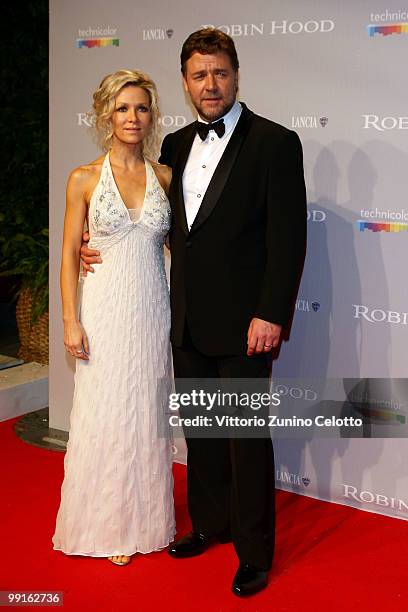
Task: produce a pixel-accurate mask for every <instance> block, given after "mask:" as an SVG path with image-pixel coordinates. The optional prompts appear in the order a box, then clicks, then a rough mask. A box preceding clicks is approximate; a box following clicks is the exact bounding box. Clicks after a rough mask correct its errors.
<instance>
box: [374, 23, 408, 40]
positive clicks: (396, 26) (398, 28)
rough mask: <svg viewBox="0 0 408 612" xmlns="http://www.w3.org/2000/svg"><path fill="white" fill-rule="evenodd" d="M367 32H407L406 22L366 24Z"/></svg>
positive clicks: (383, 34)
mask: <svg viewBox="0 0 408 612" xmlns="http://www.w3.org/2000/svg"><path fill="white" fill-rule="evenodd" d="M367 32H368V35H369V36H371V37H372V36H375V35H376V34H380V35H381V36H390V35H391V34H408V23H390V24H388V25H368V26H367Z"/></svg>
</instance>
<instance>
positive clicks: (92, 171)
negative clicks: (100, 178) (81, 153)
mask: <svg viewBox="0 0 408 612" xmlns="http://www.w3.org/2000/svg"><path fill="white" fill-rule="evenodd" d="M104 159H105V156H104V155H101V156H100V157H98V158H97V159H95V160H94V161H91V162H90V163H89V164H83V165H82V166H78V167H77V168H74V169H73V170H72V171H71V173H70V175H69V181H74V182H75V183H83V182H86V181H89V180H93V179H94V177H95V176H97V175H99V174H100V173H101V170H102V164H103V160H104Z"/></svg>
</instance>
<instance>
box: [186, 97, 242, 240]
mask: <svg viewBox="0 0 408 612" xmlns="http://www.w3.org/2000/svg"><path fill="white" fill-rule="evenodd" d="M241 112H242V106H241V105H240V103H239V102H237V101H236V102H235V103H234V105H233V107H232V108H231V110H229V111H228V113H227V114H226V115H224V117H223V119H224V124H225V134H224V135H223V136H221V138H219V137H218V136H217V134H216V133H215V132H214V130H210V132H209V134H208V136H207V138H206V139H205V140H201V138H200V136H199V135H198V134H196V136H195V138H194V141H193V146H192V147H191V151H190V155H189V157H188V160H187V163H186V167H185V168H184V173H183V194H184V205H185V208H186V218H187V225H188V229H191V226H192V225H193V222H194V219H195V218H196V215H197V213H198V210H199V208H200V206H201V203H202V201H203V198H204V196H205V192H206V191H207V188H208V185H209V184H210V181H211V179H212V176H213V174H214V172H215V169H216V167H217V166H218V164H219V161H220V159H221V157H222V154H223V153H224V151H225V148H226V146H227V144H228V142H229V140H230V138H231V136H232V133H233V131H234V129H235V126H236V125H237V123H238V119H239V117H240V115H241ZM198 121H201V122H202V123H208V121H204V119H201V117H198Z"/></svg>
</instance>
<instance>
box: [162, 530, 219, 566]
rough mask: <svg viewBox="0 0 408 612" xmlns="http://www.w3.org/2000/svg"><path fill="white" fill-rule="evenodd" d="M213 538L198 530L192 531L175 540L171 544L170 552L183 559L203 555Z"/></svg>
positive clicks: (173, 555)
mask: <svg viewBox="0 0 408 612" xmlns="http://www.w3.org/2000/svg"><path fill="white" fill-rule="evenodd" d="M212 541H213V538H212V537H211V536H207V535H205V534H204V533H200V532H198V531H191V532H190V533H188V534H187V535H186V536H184V538H180V540H177V542H173V544H171V545H170V546H169V549H168V553H169V555H171V556H172V557H176V558H178V559H183V558H186V557H195V556H196V555H201V553H203V552H204V551H206V550H207V548H208V547H209V546H210V544H211V543H212Z"/></svg>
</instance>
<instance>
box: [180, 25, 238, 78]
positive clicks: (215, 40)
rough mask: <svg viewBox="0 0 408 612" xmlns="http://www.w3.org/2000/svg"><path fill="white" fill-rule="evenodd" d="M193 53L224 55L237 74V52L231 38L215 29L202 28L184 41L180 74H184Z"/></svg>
mask: <svg viewBox="0 0 408 612" xmlns="http://www.w3.org/2000/svg"><path fill="white" fill-rule="evenodd" d="M193 53H202V54H203V55H212V54H214V53H226V54H227V55H228V57H229V58H230V60H231V65H232V67H233V69H234V70H235V72H238V68H239V62H238V55H237V50H236V49H235V44H234V41H233V40H232V38H231V36H228V34H225V32H221V30H217V29H216V28H203V29H202V30H197V32H193V33H192V34H190V36H189V37H188V38H187V40H185V41H184V44H183V47H182V49H181V55H180V60H181V72H182V73H183V74H185V73H186V63H187V60H188V59H190V57H191V56H192V55H193Z"/></svg>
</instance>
